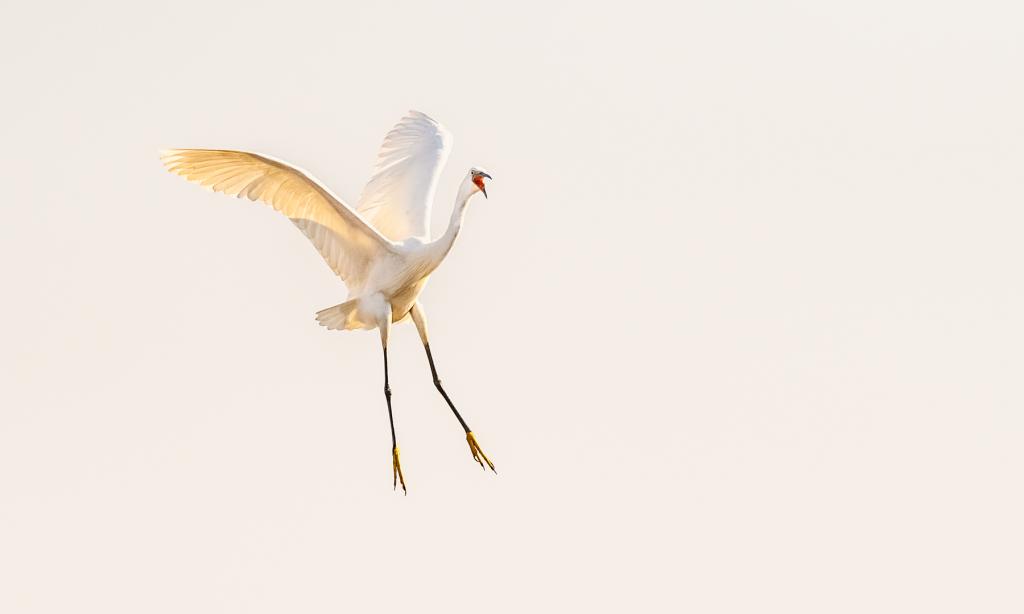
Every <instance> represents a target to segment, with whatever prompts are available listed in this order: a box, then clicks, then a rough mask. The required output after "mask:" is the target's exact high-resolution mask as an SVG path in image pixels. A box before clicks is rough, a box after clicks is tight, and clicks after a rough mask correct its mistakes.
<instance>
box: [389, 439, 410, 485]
mask: <svg viewBox="0 0 1024 614" xmlns="http://www.w3.org/2000/svg"><path fill="white" fill-rule="evenodd" d="M391 471H392V472H393V473H394V480H392V483H391V489H392V490H398V482H399V481H401V482H402V492H403V493H405V494H406V495H408V494H409V491H408V490H406V489H405V477H403V476H402V463H400V462H398V446H395V447H394V448H392V449H391Z"/></svg>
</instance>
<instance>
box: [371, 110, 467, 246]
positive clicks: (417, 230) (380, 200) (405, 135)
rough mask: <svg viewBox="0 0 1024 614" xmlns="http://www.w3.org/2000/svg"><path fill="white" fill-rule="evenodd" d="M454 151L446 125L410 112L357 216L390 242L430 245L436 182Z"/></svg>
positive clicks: (383, 153) (394, 133)
mask: <svg viewBox="0 0 1024 614" xmlns="http://www.w3.org/2000/svg"><path fill="white" fill-rule="evenodd" d="M451 148H452V136H451V134H450V133H449V132H448V131H447V130H445V128H444V126H442V125H441V124H439V123H437V122H436V121H435V120H434V119H432V118H431V117H430V116H428V115H426V114H425V113H420V112H419V111H409V113H407V114H406V116H405V117H403V118H402V120H401V121H399V122H398V123H397V124H395V127H394V128H392V129H391V132H388V134H387V136H386V137H385V138H384V143H383V144H382V145H381V147H380V151H379V152H378V153H377V164H376V165H375V167H374V169H373V175H372V176H371V177H370V181H369V182H368V183H367V184H366V187H365V188H363V193H362V195H361V196H360V197H359V204H358V205H356V211H358V212H359V214H360V215H362V216H363V217H365V218H366V220H367V221H368V222H370V223H371V224H373V226H374V228H376V229H377V230H379V231H380V233H381V234H383V235H384V236H385V237H387V238H389V239H391V240H392V241H398V242H401V241H404V240H405V239H407V238H409V237H419V238H421V239H424V240H426V239H427V238H428V234H429V233H430V205H431V203H432V202H433V201H434V189H435V188H436V187H437V177H438V175H440V174H441V169H443V168H444V164H445V162H447V161H448V154H449V152H450V151H451Z"/></svg>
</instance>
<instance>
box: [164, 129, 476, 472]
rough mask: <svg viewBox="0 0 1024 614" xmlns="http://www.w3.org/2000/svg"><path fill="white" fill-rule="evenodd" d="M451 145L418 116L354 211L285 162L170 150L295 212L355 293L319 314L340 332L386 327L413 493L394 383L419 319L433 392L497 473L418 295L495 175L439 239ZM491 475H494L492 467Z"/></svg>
mask: <svg viewBox="0 0 1024 614" xmlns="http://www.w3.org/2000/svg"><path fill="white" fill-rule="evenodd" d="M451 146H452V137H451V135H450V134H449V132H448V131H447V130H446V129H445V128H444V127H443V126H442V125H441V124H439V123H438V122H437V121H435V120H434V119H432V118H430V117H429V116H427V115H426V114H424V113H420V112H419V111H410V112H409V113H408V114H407V115H406V116H405V117H403V118H402V120H401V121H399V122H398V124H396V125H395V127H394V128H392V130H391V131H390V132H389V133H388V134H387V136H386V137H385V139H384V143H383V144H382V145H381V148H380V151H379V152H378V154H377V163H376V166H375V168H374V170H373V174H372V176H371V177H370V181H369V182H368V183H367V184H366V187H365V188H364V189H363V193H362V195H361V196H360V197H359V201H358V204H357V205H356V207H355V208H352V207H349V206H348V205H347V204H345V203H344V202H343V201H342V200H341V199H340V198H338V197H337V196H335V195H334V194H332V193H331V191H330V190H328V189H327V188H326V187H325V186H324V185H323V184H321V183H320V182H319V181H317V180H316V179H315V178H314V177H313V176H312V175H310V174H309V173H307V172H305V171H303V170H302V169H300V168H297V167H294V166H291V165H290V164H287V163H285V162H282V161H281V160H277V159H274V158H271V157H269V156H264V155H261V154H256V153H249V152H244V151H228V150H209V149H170V150H165V151H163V152H161V160H162V161H163V163H164V165H165V166H166V167H167V169H168V170H169V171H171V172H172V173H175V174H177V175H180V176H182V177H184V178H185V179H187V180H189V181H192V182H195V183H198V184H200V185H203V186H206V187H208V188H210V189H212V190H213V191H215V192H221V193H223V194H227V195H228V196H237V197H239V198H241V197H245V198H248V199H249V200H254V201H255V200H258V201H261V202H264V203H267V204H268V205H270V206H272V207H273V208H274V209H276V210H277V211H280V212H281V213H283V214H284V215H286V216H287V217H288V218H289V219H291V221H292V222H294V223H295V225H296V226H298V227H299V229H300V230H302V232H303V233H305V235H306V236H307V237H308V238H309V240H310V241H312V242H313V245H315V246H316V248H317V250H319V252H320V255H321V256H323V258H324V260H326V261H327V264H328V265H329V266H330V267H331V269H332V270H334V272H335V273H336V274H337V275H338V277H340V278H341V279H342V280H343V281H344V282H345V285H346V286H347V287H348V292H349V296H348V300H347V301H345V302H344V303H341V304H340V305H335V306H334V307H330V308H327V309H324V310H322V311H320V312H318V313H317V314H316V319H317V321H318V322H319V323H320V324H321V325H323V326H326V327H327V328H328V329H331V330H370V329H374V328H376V329H379V330H380V339H381V344H382V346H383V348H384V398H385V399H386V401H387V407H388V421H389V422H390V424H391V459H392V463H391V464H392V473H393V480H392V486H393V487H395V488H397V484H398V482H401V484H402V490H403V492H407V491H406V488H405V477H404V476H403V475H402V466H401V464H400V463H399V452H398V439H397V437H396V436H395V421H394V416H393V414H392V411H391V386H390V384H389V383H388V336H389V334H390V332H391V325H392V324H393V323H398V322H402V321H405V320H406V319H411V320H412V321H413V322H414V323H415V324H416V329H417V331H419V335H420V339H421V340H422V342H423V347H424V349H425V350H426V352H427V361H428V362H429V364H430V373H431V376H432V377H433V379H434V386H435V387H436V388H437V390H438V392H440V393H441V396H442V397H444V400H445V401H446V402H447V403H448V406H449V407H450V408H451V410H452V413H454V414H455V417H456V418H458V420H459V423H460V424H461V425H462V428H463V429H464V430H465V431H466V441H467V442H468V443H469V450H470V452H471V453H472V455H473V459H474V460H475V461H476V462H478V463H480V466H481V467H483V466H484V463H485V462H486V463H487V466H489V467H490V468H491V470H492V471H493V470H494V464H493V463H491V461H490V460H489V459H488V458H487V456H486V455H485V454H484V453H483V451H482V450H481V449H480V445H479V444H478V443H477V441H476V437H474V435H473V431H472V430H471V429H470V428H469V425H467V424H466V421H465V420H463V419H462V416H461V415H459V411H458V410H457V409H455V404H454V403H452V400H451V398H450V397H449V396H448V393H447V392H445V390H444V388H443V387H442V386H441V380H440V378H439V377H438V375H437V368H436V367H435V365H434V357H433V355H432V354H431V353H430V341H429V340H428V338H427V322H426V316H425V315H424V313H423V307H422V305H420V303H419V301H418V298H419V295H420V292H421V291H422V290H423V286H424V285H425V284H426V283H427V279H428V278H429V277H430V274H431V273H432V272H433V271H434V269H436V268H437V266H438V265H439V264H441V261H442V260H444V258H445V256H447V255H448V252H449V251H450V250H451V248H452V245H453V244H454V243H455V239H456V238H457V237H458V235H459V231H460V230H461V228H462V220H463V217H464V215H465V213H466V206H467V204H468V203H469V200H470V198H471V197H472V196H473V195H474V194H476V193H477V192H482V193H483V195H484V196H485V197H486V196H487V188H486V184H485V183H484V180H486V179H490V178H491V176H490V175H489V174H487V172H485V171H484V170H482V169H480V168H475V167H474V168H471V169H470V170H469V172H468V173H467V174H466V177H465V179H464V180H463V182H462V185H461V186H460V187H459V190H458V194H457V196H456V198H455V207H454V210H453V211H452V217H451V221H450V222H449V224H448V229H447V230H446V231H445V233H444V234H443V235H441V236H440V237H439V238H437V239H435V240H430V237H429V227H430V207H431V203H432V201H433V200H434V190H435V188H436V187H437V178H438V175H440V173H441V169H442V168H443V167H444V164H445V162H446V161H447V158H448V154H449V152H450V150H451ZM485 469H486V468H485Z"/></svg>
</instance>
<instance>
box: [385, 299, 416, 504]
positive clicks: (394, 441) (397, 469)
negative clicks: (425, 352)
mask: <svg viewBox="0 0 1024 614" xmlns="http://www.w3.org/2000/svg"><path fill="white" fill-rule="evenodd" d="M384 309H385V311H384V315H383V317H382V318H381V320H382V324H381V326H380V341H381V346H382V347H383V348H384V398H385V399H386V400H387V402H388V424H390V425H391V472H392V474H393V479H392V481H391V488H392V490H397V489H398V483H399V482H401V483H402V492H403V493H405V494H407V495H408V494H409V491H408V490H406V488H405V476H403V475H402V463H400V462H399V460H398V438H397V437H395V417H394V414H393V413H392V412H391V383H390V382H389V381H388V337H389V336H390V334H391V305H390V304H386V303H385V307H384Z"/></svg>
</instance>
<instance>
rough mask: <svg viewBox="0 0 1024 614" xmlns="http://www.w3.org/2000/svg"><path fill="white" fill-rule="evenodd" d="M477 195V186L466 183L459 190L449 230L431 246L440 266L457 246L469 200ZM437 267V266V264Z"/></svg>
mask: <svg viewBox="0 0 1024 614" xmlns="http://www.w3.org/2000/svg"><path fill="white" fill-rule="evenodd" d="M475 193H476V190H475V186H474V185H473V184H472V183H470V182H468V181H466V182H464V183H463V184H462V187H460V188H459V193H458V195H457V196H456V197H455V208H454V209H452V219H451V220H450V221H449V222H448V230H445V231H444V234H443V235H441V236H440V237H439V238H438V239H437V240H436V241H433V242H432V243H431V244H430V246H431V248H433V249H432V251H433V252H434V257H435V259H436V260H435V262H436V263H437V264H440V263H441V261H442V260H444V257H445V256H447V255H448V252H449V251H451V249H452V246H453V245H455V239H456V238H458V236H459V231H460V230H462V219H463V217H465V215H466V205H468V204H469V199H470V198H471V197H472V196H473V194H475ZM435 266H436V264H435Z"/></svg>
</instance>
